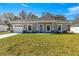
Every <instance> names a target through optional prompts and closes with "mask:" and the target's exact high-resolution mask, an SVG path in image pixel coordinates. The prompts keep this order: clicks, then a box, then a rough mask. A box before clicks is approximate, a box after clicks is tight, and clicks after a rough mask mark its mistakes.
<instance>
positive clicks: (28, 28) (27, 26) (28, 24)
mask: <svg viewBox="0 0 79 59" xmlns="http://www.w3.org/2000/svg"><path fill="white" fill-rule="evenodd" d="M29 25H30V26H31V30H29V28H28V26H29ZM32 30H33V29H32V24H27V31H28V32H32Z"/></svg>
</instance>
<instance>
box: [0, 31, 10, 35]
mask: <svg viewBox="0 0 79 59" xmlns="http://www.w3.org/2000/svg"><path fill="white" fill-rule="evenodd" d="M9 33H10V32H0V35H1V34H9Z"/></svg>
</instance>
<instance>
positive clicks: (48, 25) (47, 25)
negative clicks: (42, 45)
mask: <svg viewBox="0 0 79 59" xmlns="http://www.w3.org/2000/svg"><path fill="white" fill-rule="evenodd" d="M47 26H50V30H49V31H48V30H47ZM45 28H46V29H45V30H46V32H51V24H46V27H45Z"/></svg>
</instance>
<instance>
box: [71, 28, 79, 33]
mask: <svg viewBox="0 0 79 59" xmlns="http://www.w3.org/2000/svg"><path fill="white" fill-rule="evenodd" d="M71 32H73V33H79V27H71Z"/></svg>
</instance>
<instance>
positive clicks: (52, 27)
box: [51, 22, 54, 32]
mask: <svg viewBox="0 0 79 59" xmlns="http://www.w3.org/2000/svg"><path fill="white" fill-rule="evenodd" d="M51 31H52V32H54V23H53V22H52V26H51Z"/></svg>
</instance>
